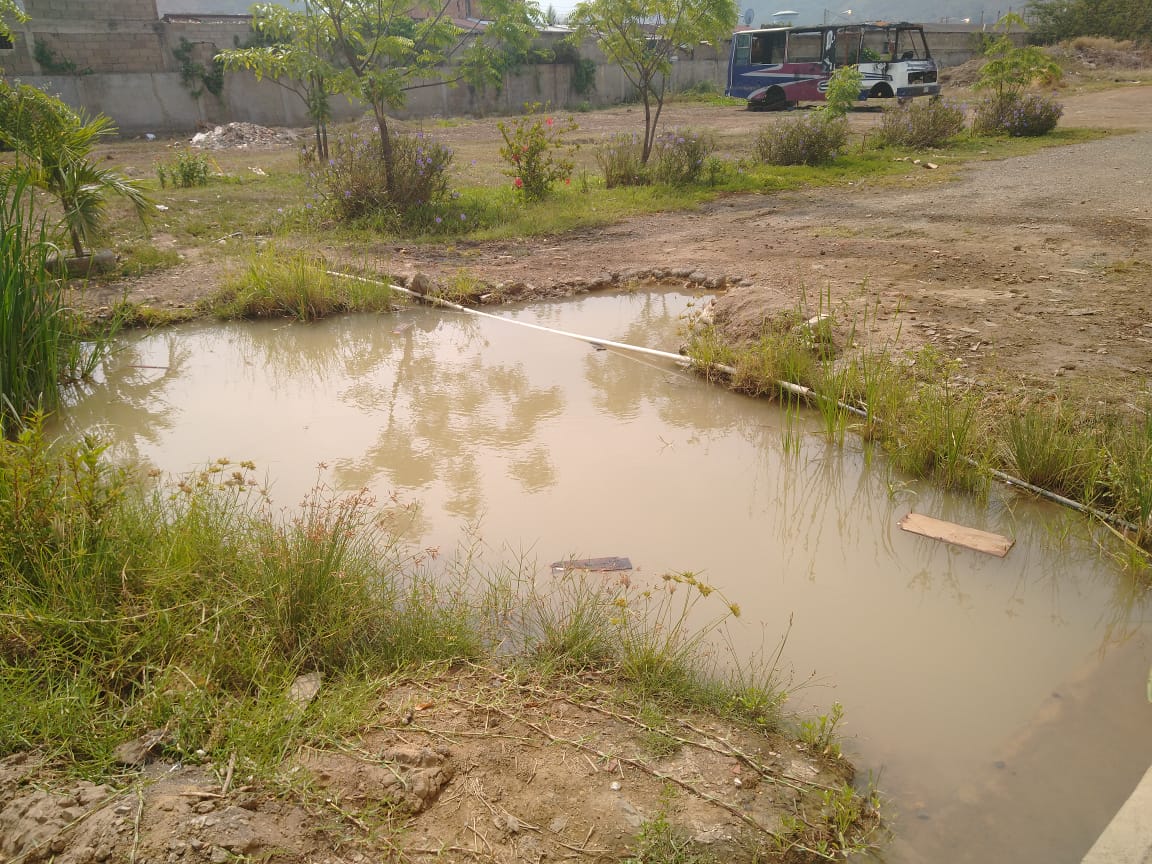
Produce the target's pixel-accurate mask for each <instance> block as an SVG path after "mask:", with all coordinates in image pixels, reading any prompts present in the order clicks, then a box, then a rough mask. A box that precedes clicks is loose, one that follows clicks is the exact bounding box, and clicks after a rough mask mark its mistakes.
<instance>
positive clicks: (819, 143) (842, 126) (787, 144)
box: [756, 114, 848, 165]
mask: <svg viewBox="0 0 1152 864" xmlns="http://www.w3.org/2000/svg"><path fill="white" fill-rule="evenodd" d="M847 143H848V124H847V123H846V122H845V121H844V119H843V118H836V117H831V116H828V115H823V114H811V115H808V116H802V117H796V118H794V119H790V120H784V121H782V122H780V123H773V124H772V125H771V126H767V127H765V128H764V130H763V131H761V132H760V134H759V135H758V136H756V155H757V156H758V157H759V159H760V161H761V162H767V163H768V164H769V165H823V164H826V163H828V162H831V161H832V160H833V159H834V158H835V157H836V156H837V154H839V152H840V151H841V150H842V149H844V145H845V144H847Z"/></svg>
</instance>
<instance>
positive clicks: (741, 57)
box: [736, 33, 752, 66]
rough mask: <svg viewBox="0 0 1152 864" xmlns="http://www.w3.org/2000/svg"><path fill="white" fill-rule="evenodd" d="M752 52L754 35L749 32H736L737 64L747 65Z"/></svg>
mask: <svg viewBox="0 0 1152 864" xmlns="http://www.w3.org/2000/svg"><path fill="white" fill-rule="evenodd" d="M751 52H752V36H751V35H750V34H748V33H737V34H736V65H737V66H747V65H748V63H749V57H750V56H751Z"/></svg>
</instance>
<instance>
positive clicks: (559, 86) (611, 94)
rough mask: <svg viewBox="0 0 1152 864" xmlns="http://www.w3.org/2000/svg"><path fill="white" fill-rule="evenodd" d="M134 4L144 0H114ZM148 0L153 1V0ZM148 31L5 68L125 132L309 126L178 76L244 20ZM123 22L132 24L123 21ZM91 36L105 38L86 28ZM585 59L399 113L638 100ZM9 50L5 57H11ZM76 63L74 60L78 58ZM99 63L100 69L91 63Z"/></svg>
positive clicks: (964, 50) (435, 90)
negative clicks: (68, 59) (76, 65)
mask: <svg viewBox="0 0 1152 864" xmlns="http://www.w3.org/2000/svg"><path fill="white" fill-rule="evenodd" d="M41 2H44V3H62V4H63V3H71V2H79V0H41ZM117 2H122V3H123V2H128V3H138V2H139V0H117ZM148 2H149V4H151V2H152V0H148ZM137 23H138V24H139V25H142V26H146V27H147V28H153V27H158V28H159V29H158V31H157V30H153V29H148V30H146V31H145V32H140V31H136V32H135V34H134V35H135V37H137V42H138V43H139V44H148V45H154V46H155V50H154V52H153V53H152V54H151V55H150V56H152V57H153V58H154V59H155V58H156V57H157V55H159V58H160V59H159V60H157V61H156V63H155V65H154V66H152V68H151V69H148V70H138V69H133V68H122V67H121V66H117V63H118V62H124V63H127V62H130V61H128V60H119V59H118V58H117V57H115V56H111V55H112V54H113V53H114V51H113V49H112V48H109V47H108V45H107V44H103V43H101V45H102V47H100V48H99V49H97V48H95V47H94V48H93V51H94V52H97V51H98V52H99V53H100V54H101V63H103V64H105V66H104V69H105V71H99V72H97V73H96V74H92V75H77V76H59V75H57V76H42V75H37V74H36V73H37V72H38V71H39V70H37V69H35V68H33V70H32V71H23V72H22V71H21V70H19V69H14V68H13V65H12V64H11V63H10V62H9V60H8V59H3V60H2V61H0V62H4V64H5V67H6V68H5V72H6V74H8V75H10V76H13V75H14V73H15V74H16V75H19V76H20V77H23V78H24V80H26V81H27V82H28V83H30V84H33V85H35V86H38V87H41V88H42V89H45V90H47V91H48V92H51V93H57V94H59V95H60V96H61V97H62V98H63V99H64V101H65V102H67V103H69V104H70V105H72V106H74V107H76V108H83V109H84V110H85V111H87V112H88V113H90V114H95V113H104V114H107V115H108V116H109V117H111V118H112V119H113V120H114V121H115V122H116V123H117V125H118V126H119V127H120V130H121V131H122V132H123V133H125V134H138V133H143V132H153V133H157V134H163V133H167V134H173V133H185V132H190V131H192V130H195V129H196V128H198V127H203V126H211V125H216V124H220V123H226V122H229V121H233V120H235V121H246V122H251V123H259V124H261V125H265V126H307V125H308V117H307V112H306V111H305V109H304V105H303V103H302V102H301V101H300V100H299V98H298V97H297V96H295V95H294V94H292V93H290V92H289V91H288V90H286V89H285V88H284V87H281V86H278V85H277V84H276V83H275V82H272V81H267V80H265V81H262V82H257V81H256V80H255V78H254V77H253V76H252V75H251V74H248V73H233V72H229V73H227V74H226V75H225V78H224V90H223V92H222V93H221V95H220V96H213V95H212V94H210V93H207V92H203V93H200V94H199V96H193V95H192V93H191V92H190V91H189V88H188V87H187V86H185V85H184V84H183V83H182V82H181V80H180V75H179V72H178V69H177V64H176V62H175V59H174V58H173V57H172V51H173V49H174V48H175V47H177V46H178V45H179V44H180V39H181V38H186V39H187V40H188V41H189V42H191V43H192V44H193V45H194V46H195V49H196V50H195V51H194V56H195V58H196V59H197V60H199V61H200V62H210V58H211V56H212V55H213V54H214V53H215V51H216V50H218V49H223V48H228V47H232V45H233V44H235V40H236V39H237V38H240V39H243V38H244V35H246V33H247V23H246V22H245V21H243V20H242V19H233V20H227V19H224V20H218V19H209V18H205V19H199V20H196V19H194V20H178V21H171V22H163V23H161V22H145V21H142V20H141V21H138V22H137ZM122 27H127V24H124V25H122ZM87 35H88V36H90V37H91V36H95V35H104V34H99V33H89V34H87ZM978 37H979V34H973V33H970V32H968V33H956V34H944V33H933V34H931V35H930V40H931V42H930V44H931V45H932V48H933V53H934V54H936V55H938V56H939V57H940V60H941V62H942V63H944V64H948V65H954V64H955V63H959V62H963V61H964V60H966V59H968V58H970V57H971V56H972V55H973V52H974V50H975V47H976V46H977V44H978ZM580 53H581V55H582V56H583V57H586V58H588V59H591V60H592V61H593V62H594V63H595V64H596V78H595V80H596V88H595V90H594V91H593V92H591V93H586V94H579V93H576V91H575V90H574V89H573V87H572V72H573V67H572V66H571V65H569V64H567V63H550V64H539V65H535V66H529V67H526V68H524V69H522V70H520V71H519V72H518V73H517V74H515V75H509V76H507V77H506V78H505V81H504V84H503V86H502V87H501V88H500V89H499V90H497V89H496V88H491V87H490V88H487V89H485V90H483V91H476V90H474V89H472V88H471V87H468V86H466V85H460V86H457V87H446V86H435V87H423V88H419V89H415V90H412V91H409V93H408V99H407V103H406V105H405V106H404V107H403V108H402V109H400V110H398V111H395V112H393V114H394V115H395V116H397V117H399V118H401V119H409V118H420V117H433V116H476V115H492V114H497V115H512V114H518V113H520V111H521V110H522V108H523V105H524V104H525V103H526V102H541V103H550V104H551V105H552V107H553V109H555V110H565V109H566V110H575V109H576V108H577V107H580V106H582V105H583V104H584V103H587V104H588V105H589V106H592V107H600V106H605V105H613V104H617V103H620V102H626V101H630V100H632V99H634V98H635V93H634V90H633V87H632V85H631V83H630V82H629V81H628V79H627V77H626V76H625V75H624V73H623V70H621V69H620V68H619V67H618V66H615V65H613V64H611V63H609V62H607V60H606V58H604V56H603V55H602V54H601V53H600V51H599V50H598V49H597V48H596V46H595V45H593V44H591V43H586V44H585V45H583V46H582V47H581V50H580ZM11 56H12V55H8V57H9V58H10V57H11ZM74 62H75V61H74ZM727 64H728V43H725V44H723V45H718V46H710V45H699V46H696V47H695V48H694V49H692V50H691V51H684V52H682V53H681V54H680V55H679V56H678V57H677V61H676V63H675V66H674V70H673V76H672V81H671V83H670V89H671V90H672V91H676V90H683V89H687V88H688V87H691V86H693V85H694V84H697V83H699V82H702V81H706V82H709V83H711V84H712V85H714V86H715V87H716V88H717V89H722V88H723V86H724V81H725V78H726V74H727ZM93 68H95V67H93ZM332 109H333V113H334V115H335V119H337V120H338V121H339V120H345V119H351V118H353V117H356V116H359V115H360V114H362V113H363V111H364V108H363V106H361V105H358V104H354V103H351V102H349V100H348V99H346V98H345V97H343V96H335V97H333V99H332Z"/></svg>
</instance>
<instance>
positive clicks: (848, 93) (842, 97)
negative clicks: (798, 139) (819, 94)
mask: <svg viewBox="0 0 1152 864" xmlns="http://www.w3.org/2000/svg"><path fill="white" fill-rule="evenodd" d="M863 89H864V74H863V73H862V72H861V71H860V70H859V69H858V68H857V67H855V66H841V67H840V68H839V69H837V70H836V71H835V72H833V73H832V77H831V78H830V79H829V81H828V90H827V91H826V92H825V94H824V105H823V106H822V108H821V110H823V111H825V112H827V113H828V114H829V115H830V116H832V117H844V116H847V114H848V112H849V111H851V110H852V106H853V105H855V104H856V103H857V102H858V101H859V100H860V91H861V90H863Z"/></svg>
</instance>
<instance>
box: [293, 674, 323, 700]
mask: <svg viewBox="0 0 1152 864" xmlns="http://www.w3.org/2000/svg"><path fill="white" fill-rule="evenodd" d="M321 681H323V676H322V675H321V674H320V673H319V672H309V673H308V674H306V675H300V676H298V677H297V678H296V680H295V681H293V682H292V686H291V687H289V688H288V701H289V702H291V703H292V704H293V705H295V706H296V707H297V708H307V707H308V706H309V705H310V704H311V703H312V700H313V699H315V698H316V694H317V693H319V692H320V683H321Z"/></svg>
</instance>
